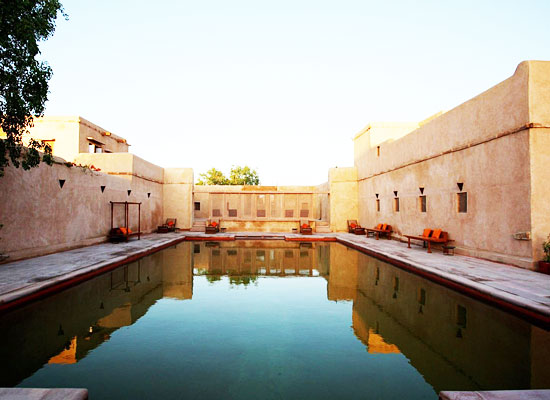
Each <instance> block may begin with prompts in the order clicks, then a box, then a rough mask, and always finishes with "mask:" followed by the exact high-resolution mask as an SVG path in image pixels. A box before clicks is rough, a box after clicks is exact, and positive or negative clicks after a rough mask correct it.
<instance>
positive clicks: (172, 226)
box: [157, 218, 177, 233]
mask: <svg viewBox="0 0 550 400" xmlns="http://www.w3.org/2000/svg"><path fill="white" fill-rule="evenodd" d="M176 222H177V219H176V218H168V219H166V223H165V224H162V225H160V226H158V227H157V232H158V233H167V232H175V231H176Z"/></svg>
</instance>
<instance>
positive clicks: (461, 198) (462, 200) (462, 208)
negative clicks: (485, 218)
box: [457, 192, 468, 213]
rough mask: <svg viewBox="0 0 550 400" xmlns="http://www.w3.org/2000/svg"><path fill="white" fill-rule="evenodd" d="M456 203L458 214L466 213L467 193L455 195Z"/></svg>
mask: <svg viewBox="0 0 550 400" xmlns="http://www.w3.org/2000/svg"><path fill="white" fill-rule="evenodd" d="M457 202H458V212H459V213H465V212H468V193H466V192H461V193H457Z"/></svg>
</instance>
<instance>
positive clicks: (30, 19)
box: [0, 0, 67, 173]
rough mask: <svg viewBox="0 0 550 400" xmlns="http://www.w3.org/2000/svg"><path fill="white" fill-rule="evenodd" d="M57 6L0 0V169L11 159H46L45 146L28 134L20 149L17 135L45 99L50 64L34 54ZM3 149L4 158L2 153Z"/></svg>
mask: <svg viewBox="0 0 550 400" xmlns="http://www.w3.org/2000/svg"><path fill="white" fill-rule="evenodd" d="M58 13H61V14H62V15H63V16H64V17H65V18H66V17H67V16H66V14H65V13H64V11H63V6H62V5H61V3H60V2H59V0H0V127H1V128H2V131H3V132H4V133H5V135H6V139H5V140H0V173H1V172H2V170H3V168H4V167H5V166H7V165H8V163H9V161H10V160H11V162H12V164H13V165H14V166H15V167H19V165H20V159H21V158H22V162H21V164H22V167H23V169H29V168H32V167H35V166H37V165H38V164H39V163H40V154H39V153H38V151H39V150H43V151H44V152H45V154H44V156H43V157H42V160H43V161H45V162H47V163H48V164H50V165H51V163H52V161H53V160H52V156H51V148H50V147H49V146H48V145H44V143H42V142H38V141H36V140H33V139H31V140H30V142H29V143H28V145H27V147H28V150H27V151H25V152H23V140H22V139H23V135H24V134H25V133H28V130H29V128H30V127H32V121H33V117H34V116H42V115H43V114H44V105H45V103H46V101H47V100H48V81H49V80H50V78H51V76H52V70H51V68H50V66H49V65H48V64H47V63H46V62H44V61H39V60H37V59H36V56H38V55H39V54H40V49H39V48H38V43H39V42H40V41H43V40H46V39H47V38H49V37H50V36H51V35H52V34H53V32H54V31H55V20H56V18H57V14H58ZM8 154H9V158H8Z"/></svg>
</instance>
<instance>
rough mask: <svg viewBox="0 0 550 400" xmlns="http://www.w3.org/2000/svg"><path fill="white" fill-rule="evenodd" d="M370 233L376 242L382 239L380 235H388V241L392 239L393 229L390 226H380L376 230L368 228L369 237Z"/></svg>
mask: <svg viewBox="0 0 550 400" xmlns="http://www.w3.org/2000/svg"><path fill="white" fill-rule="evenodd" d="M369 233H372V234H374V237H375V238H376V240H378V239H379V238H380V235H386V236H387V237H388V239H391V233H392V228H391V225H388V224H378V225H376V226H375V227H374V228H372V229H370V228H367V235H368V234H369Z"/></svg>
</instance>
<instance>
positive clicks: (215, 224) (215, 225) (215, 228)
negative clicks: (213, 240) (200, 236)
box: [204, 219, 220, 233]
mask: <svg viewBox="0 0 550 400" xmlns="http://www.w3.org/2000/svg"><path fill="white" fill-rule="evenodd" d="M219 231H220V220H219V219H215V220H212V221H208V224H206V226H205V228H204V233H218V232H219Z"/></svg>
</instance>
